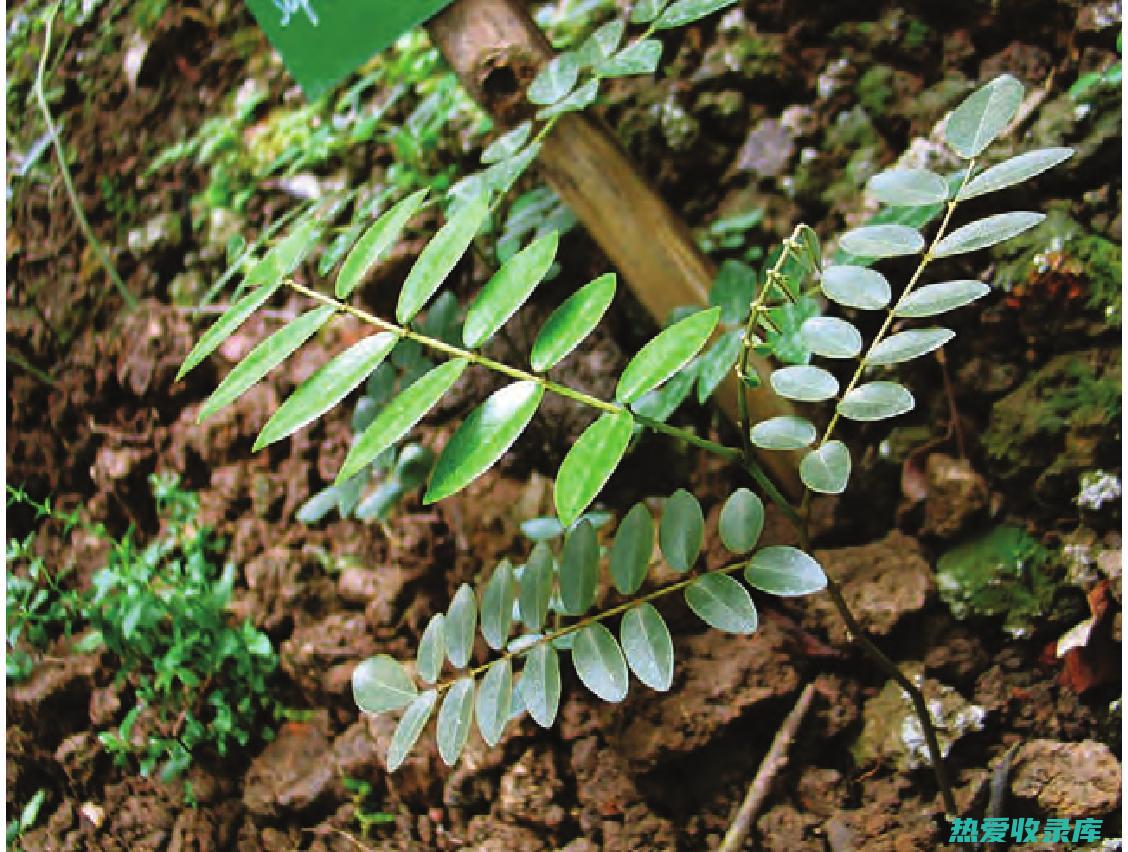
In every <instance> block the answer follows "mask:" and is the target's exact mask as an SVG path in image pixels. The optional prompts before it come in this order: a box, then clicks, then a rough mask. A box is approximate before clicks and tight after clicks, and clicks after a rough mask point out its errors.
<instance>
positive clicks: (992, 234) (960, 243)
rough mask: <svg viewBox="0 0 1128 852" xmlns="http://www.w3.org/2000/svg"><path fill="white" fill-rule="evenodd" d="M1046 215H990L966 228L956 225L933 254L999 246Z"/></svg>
mask: <svg viewBox="0 0 1128 852" xmlns="http://www.w3.org/2000/svg"><path fill="white" fill-rule="evenodd" d="M1045 218H1046V217H1045V215H1044V214H1042V213H1028V212H1024V211H1019V212H1015V213H998V214H996V215H994V216H988V217H987V218H986V219H979V220H978V221H975V222H970V223H968V224H967V225H964V226H963V227H962V228H956V230H954V231H952V233H950V234H948V236H946V237H944V239H942V240H941V241H940V242H939V243H937V244H936V248H934V249H933V250H932V254H933V255H934V256H935V257H950V256H951V255H953V254H965V253H967V252H969V251H976V250H978V249H981V248H987V247H988V246H993V245H995V243H1001V242H1003V241H1004V240H1009V239H1010V238H1011V237H1017V236H1018V235H1019V234H1021V233H1022V232H1023V231H1028V230H1030V229H1031V228H1033V227H1034V226H1035V225H1037V224H1039V223H1040V222H1041V221H1042V220H1043V219H1045Z"/></svg>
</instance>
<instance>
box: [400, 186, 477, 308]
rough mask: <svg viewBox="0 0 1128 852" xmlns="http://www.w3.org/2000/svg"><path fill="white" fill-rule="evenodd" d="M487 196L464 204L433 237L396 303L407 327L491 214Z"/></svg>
mask: <svg viewBox="0 0 1128 852" xmlns="http://www.w3.org/2000/svg"><path fill="white" fill-rule="evenodd" d="M489 209H490V208H489V198H488V194H482V195H479V196H477V197H476V198H475V199H474V200H473V201H469V202H467V203H466V204H464V205H462V206H461V207H460V208H459V209H458V211H457V212H456V213H455V214H454V215H453V216H452V217H451V218H450V220H449V221H448V222H447V223H446V224H445V225H443V226H442V228H440V229H439V232H438V233H437V234H435V236H434V237H432V238H431V241H430V242H429V243H427V245H426V246H425V247H424V249H423V251H422V252H421V253H420V254H419V257H418V258H417V259H416V261H415V265H414V266H412V267H411V271H410V272H409V273H408V274H407V280H406V281H404V282H403V289H402V290H401V291H400V295H399V301H398V302H397V304H396V319H397V320H398V321H399V323H400V324H401V325H407V323H409V322H410V321H411V320H412V319H414V317H415V315H416V314H417V313H419V311H420V310H421V309H422V307H423V306H424V305H425V304H427V301H428V300H429V299H430V298H431V296H433V295H434V294H435V291H436V290H438V289H439V285H440V284H442V283H443V281H444V279H445V278H446V277H447V276H448V275H449V274H450V271H451V270H452V269H454V267H455V264H457V263H458V261H459V260H460V259H461V258H462V255H463V254H465V253H466V249H468V248H469V247H470V242H471V241H472V240H473V239H474V235H475V234H476V233H477V232H478V229H479V228H480V227H482V223H483V222H485V221H486V216H487V215H488V214H489Z"/></svg>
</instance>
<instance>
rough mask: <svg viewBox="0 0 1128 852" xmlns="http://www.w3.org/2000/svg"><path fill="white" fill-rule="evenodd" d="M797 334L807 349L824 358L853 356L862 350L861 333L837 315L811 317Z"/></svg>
mask: <svg viewBox="0 0 1128 852" xmlns="http://www.w3.org/2000/svg"><path fill="white" fill-rule="evenodd" d="M799 334H800V335H801V336H802V338H803V342H804V343H806V344H807V348H808V349H810V350H811V351H812V352H813V353H815V354H816V355H821V356H822V357H824V358H853V357H855V356H856V355H857V354H858V353H859V352H861V351H862V333H861V332H860V331H858V329H856V328H855V327H854V326H853V325H851V324H850V323H848V322H846V320H841V319H838V318H837V317H811V318H810V319H808V320H805V321H804V322H803V325H802V326H801V327H800V329H799Z"/></svg>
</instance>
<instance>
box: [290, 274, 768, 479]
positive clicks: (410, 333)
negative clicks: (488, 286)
mask: <svg viewBox="0 0 1128 852" xmlns="http://www.w3.org/2000/svg"><path fill="white" fill-rule="evenodd" d="M286 283H287V285H289V287H290V288H291V289H293V290H294V291H295V292H298V293H301V294H302V295H303V296H308V297H309V298H311V299H315V300H317V301H318V302H321V303H322V304H323V305H330V306H332V307H335V308H336V309H337V310H339V311H344V312H345V313H348V314H352V315H353V316H355V317H356V318H357V319H359V320H362V321H363V322H366V323H368V324H369V325H374V326H376V327H377V328H379V329H382V330H384V331H389V332H391V333H392V334H395V335H398V336H399V337H402V338H405V339H407V340H414V341H416V342H417V343H420V344H422V345H423V346H426V347H427V348H428V349H432V350H434V351H436V352H442V353H443V354H445V355H449V356H450V357H452V358H464V359H465V360H467V361H469V362H470V363H472V364H477V365H478V366H481V367H485V368H487V369H489V370H492V371H493V372H495V373H501V374H502V375H503V376H509V377H510V378H511V379H517V380H519V381H526V382H534V383H536V384H538V385H540V386H541V387H542V388H544V389H545V390H546V391H549V392H551V393H554V394H556V395H557V396H562V397H565V398H567V399H570V400H573V401H574V402H578V403H580V404H581V405H586V406H588V407H589V408H595V409H598V410H599V411H604V412H607V413H609V414H626V415H627V416H629V417H631V418H633V419H634V420H635V421H636V422H637V423H639V424H640V425H642V426H646V427H648V428H650V429H653V430H654V431H655V432H661V433H663V434H665V435H669V436H671V437H673V438H677V439H678V440H681V441H685V442H686V443H687V444H692V445H693V446H695V447H700V448H701V449H703V450H708V451H709V452H711V453H714V454H716V455H718V456H721V457H722V458H726V459H729V460H730V461H739V460H740V458H741V454H740V450H738V449H736V448H735V447H726V446H725V445H724V444H718V443H717V442H716V441H710V440H709V439H708V438H702V437H701V436H699V435H696V434H694V433H693V432H690V431H689V430H688V429H680V428H678V427H677V426H671V425H670V424H668V423H663V422H662V421H660V420H653V419H651V418H649V417H646V416H645V415H641V414H637V413H636V412H634V411H631V410H630V409H629V408H627V407H626V406H623V405H619V404H618V403H614V402H607V401H606V400H602V399H599V398H598V397H595V396H591V395H590V394H586V393H584V392H583V391H578V390H576V389H575V388H570V387H568V386H567V385H562V384H559V383H558V382H554V381H551V380H549V379H546V378H544V376H538V375H536V374H534V373H529V372H526V371H525V370H521V369H518V368H517V367H511V366H509V365H508V364H503V363H502V362H500V361H495V360H493V359H492V358H487V357H486V356H484V355H479V354H478V353H476V352H470V351H468V350H466V349H460V348H459V347H457V346H452V345H451V344H449V343H446V342H444V341H442V340H437V339H436V338H433V337H428V336H427V335H425V334H420V333H419V332H417V331H414V330H413V329H410V328H405V327H403V326H400V325H396V324H395V323H393V322H389V321H388V320H385V319H381V318H380V317H378V316H376V315H375V314H371V313H369V312H368V311H365V310H363V309H361V308H357V307H354V306H352V305H348V304H345V303H344V302H340V301H338V300H336V299H334V298H332V297H331V296H326V295H325V294H323V293H319V292H317V291H316V290H313V289H311V288H309V287H306V286H305V285H304V284H299V283H298V282H296V281H292V280H288V281H287V282H286ZM777 493H778V492H777Z"/></svg>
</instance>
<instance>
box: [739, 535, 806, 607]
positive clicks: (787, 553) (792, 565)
mask: <svg viewBox="0 0 1128 852" xmlns="http://www.w3.org/2000/svg"><path fill="white" fill-rule="evenodd" d="M744 579H745V580H747V581H748V585H750V586H751V587H752V588H754V589H759V590H760V591H762V592H768V593H769V594H772V595H779V596H781V597H796V596H798V595H809V594H811V593H812V592H818V591H821V590H822V589H825V588H826V574H824V573H823V569H822V566H820V565H819V563H818V562H816V561H815V560H814V558H812V557H811V556H809V555H808V554H806V553H804V552H803V551H802V550H799V549H798V548H794V547H788V546H786V545H776V546H774V547H765V548H764V549H763V550H761V551H759V552H757V553H756V554H755V555H754V556H753V557H752V558H751V559H749V560H748V563H747V564H746V565H745V566H744Z"/></svg>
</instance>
